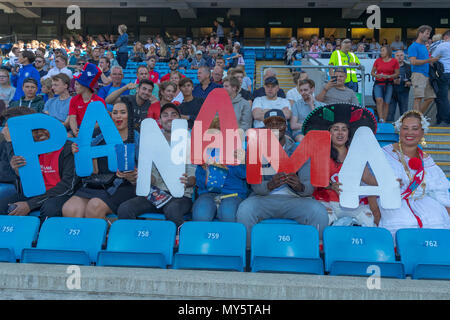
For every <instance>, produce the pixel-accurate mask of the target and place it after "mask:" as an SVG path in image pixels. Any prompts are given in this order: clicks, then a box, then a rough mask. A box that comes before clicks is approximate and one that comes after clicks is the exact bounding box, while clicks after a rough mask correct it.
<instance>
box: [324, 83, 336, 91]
mask: <svg viewBox="0 0 450 320" xmlns="http://www.w3.org/2000/svg"><path fill="white" fill-rule="evenodd" d="M335 86H336V82H334V81H328V82H327V84H326V85H325V90H327V91H328V90H330V89H331V88H333V87H335Z"/></svg>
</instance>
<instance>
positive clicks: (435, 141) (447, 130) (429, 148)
mask: <svg viewBox="0 0 450 320" xmlns="http://www.w3.org/2000/svg"><path fill="white" fill-rule="evenodd" d="M425 140H426V142H427V145H426V146H425V147H424V151H425V152H427V153H428V154H429V155H430V156H432V157H433V160H434V161H435V162H436V164H437V165H438V166H440V167H441V168H442V170H443V171H444V173H445V175H446V176H447V177H450V127H430V130H429V131H428V133H427V134H426V135H425Z"/></svg>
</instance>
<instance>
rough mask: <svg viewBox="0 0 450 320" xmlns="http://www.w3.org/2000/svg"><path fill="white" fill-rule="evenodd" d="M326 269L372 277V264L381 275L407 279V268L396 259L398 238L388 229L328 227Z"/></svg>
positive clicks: (324, 236)
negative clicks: (395, 238)
mask: <svg viewBox="0 0 450 320" xmlns="http://www.w3.org/2000/svg"><path fill="white" fill-rule="evenodd" d="M323 247H324V252H325V271H327V272H329V273H330V274H331V275H355V276H369V275H371V274H369V273H368V270H369V268H368V267H370V266H377V267H379V268H380V276H382V277H392V278H400V279H403V278H404V277H405V274H404V267H403V264H402V263H401V262H398V261H395V252H394V241H393V239H392V235H391V233H390V232H389V231H388V230H387V229H384V228H370V227H327V228H325V230H324V233H323Z"/></svg>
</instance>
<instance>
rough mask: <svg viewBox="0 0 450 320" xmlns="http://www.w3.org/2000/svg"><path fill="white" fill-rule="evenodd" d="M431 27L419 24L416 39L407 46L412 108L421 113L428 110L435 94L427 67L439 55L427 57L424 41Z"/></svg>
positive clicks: (428, 67) (428, 35) (437, 58)
mask: <svg viewBox="0 0 450 320" xmlns="http://www.w3.org/2000/svg"><path fill="white" fill-rule="evenodd" d="M431 30H432V29H431V27H430V26H427V25H423V26H420V27H419V28H418V29H417V39H416V41H414V42H413V44H411V45H410V46H409V48H408V56H409V61H410V63H411V71H412V75H411V82H412V86H413V91H414V106H413V109H414V110H418V111H421V112H422V113H424V112H426V111H427V110H428V107H429V106H430V104H431V103H432V102H433V100H434V98H436V95H435V93H434V91H433V89H432V87H431V85H430V81H429V69H430V63H434V62H436V61H438V60H439V58H440V57H439V56H436V57H431V58H430V57H429V53H428V50H427V47H426V46H425V43H426V42H427V40H428V38H429V37H430V33H431Z"/></svg>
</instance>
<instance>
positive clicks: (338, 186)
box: [330, 182, 342, 195]
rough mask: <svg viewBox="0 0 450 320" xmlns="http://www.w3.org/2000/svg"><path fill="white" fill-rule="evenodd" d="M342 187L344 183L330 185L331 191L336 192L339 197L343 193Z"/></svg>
mask: <svg viewBox="0 0 450 320" xmlns="http://www.w3.org/2000/svg"><path fill="white" fill-rule="evenodd" d="M341 186H342V183H340V182H331V183H330V189H331V190H334V191H335V192H336V193H337V194H338V195H339V194H340V193H341V192H342V189H341Z"/></svg>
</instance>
